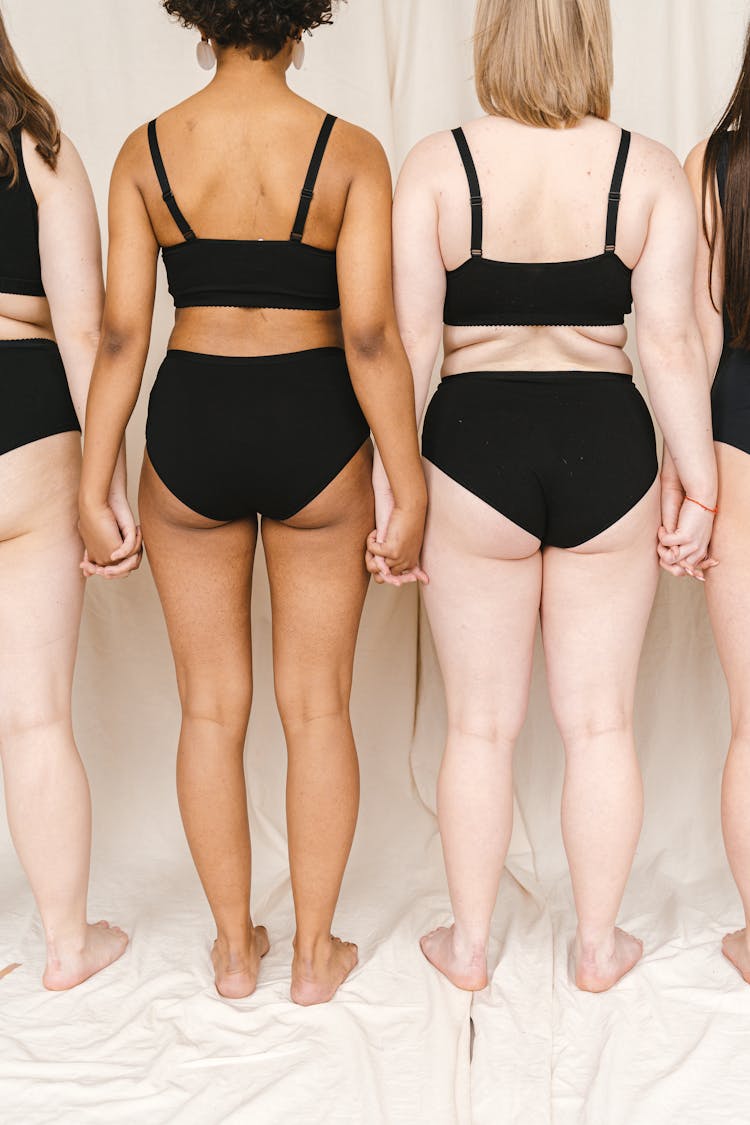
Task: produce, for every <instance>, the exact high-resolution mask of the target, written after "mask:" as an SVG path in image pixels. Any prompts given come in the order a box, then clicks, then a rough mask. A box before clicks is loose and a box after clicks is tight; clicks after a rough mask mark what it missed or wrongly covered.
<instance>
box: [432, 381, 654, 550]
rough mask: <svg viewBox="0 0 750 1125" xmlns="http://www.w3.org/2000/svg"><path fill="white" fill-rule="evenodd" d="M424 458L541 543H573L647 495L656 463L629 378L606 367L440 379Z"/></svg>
mask: <svg viewBox="0 0 750 1125" xmlns="http://www.w3.org/2000/svg"><path fill="white" fill-rule="evenodd" d="M422 450H423V453H424V456H425V457H426V458H427V460H428V461H431V462H432V464H433V465H436V466H437V468H439V469H441V470H442V471H443V472H444V473H446V474H447V475H448V476H449V477H451V478H452V479H453V480H455V481H457V482H458V484H461V485H463V487H464V488H467V489H468V490H469V492H472V493H473V494H474V495H475V496H478V497H479V498H480V499H481V500H484V501H485V502H486V503H487V504H490V505H491V506H492V507H493V508H495V510H496V511H498V512H500V513H501V514H502V515H504V516H507V518H508V519H509V520H512V521H513V523H516V524H518V525H519V527H522V528H524V529H525V530H526V531H528V532H529V533H530V534H531V535H534V536H536V537H537V538H538V539H539V540H541V542H542V544H543V545H545V546H554V547H577V546H580V545H581V544H582V543H586V542H587V541H588V540H589V539H593V538H594V536H596V535H598V534H599V533H600V532H602V531H605V530H606V529H607V528H608V527H611V526H612V524H614V523H616V522H617V521H618V520H619V519H621V517H622V516H624V515H626V513H627V512H629V511H630V509H631V508H632V507H634V506H635V505H636V504H637V503H638V501H639V500H641V499H642V498H643V496H645V494H646V493H647V492H648V490H649V488H650V487H651V485H652V484H653V483H654V480H655V479H656V475H657V472H658V461H657V454H656V441H655V435H654V427H653V424H652V422H651V416H650V414H649V412H648V407H647V406H646V404H645V402H644V401H643V398H642V397H641V395H640V394H639V393H638V391H637V390H636V388H635V386H634V384H633V381H632V379H630V377H629V376H627V375H618V374H615V373H613V372H607V371H596V372H590V371H540V372H537V371H477V372H467V373H466V374H461V375H450V376H447V377H446V378H445V379H443V381H442V383H441V384H440V387H439V388H438V390H437V392H436V393H435V395H434V396H433V399H432V401H431V402H430V405H429V408H428V410H427V415H426V418H425V424H424V433H423V439H422Z"/></svg>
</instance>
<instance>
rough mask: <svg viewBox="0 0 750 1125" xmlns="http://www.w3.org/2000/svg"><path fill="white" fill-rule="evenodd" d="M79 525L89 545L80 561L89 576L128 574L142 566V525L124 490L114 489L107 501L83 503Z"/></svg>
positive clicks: (86, 545)
mask: <svg viewBox="0 0 750 1125" xmlns="http://www.w3.org/2000/svg"><path fill="white" fill-rule="evenodd" d="M78 528H79V531H80V533H81V537H82V539H83V541H84V545H85V548H86V549H85V552H84V557H83V561H82V563H81V570H82V571H83V574H84V576H85V577H86V578H91V577H93V575H100V576H102V577H105V578H121V577H126V576H127V575H128V574H131V573H132V572H133V571H134V570H137V569H138V567H139V566H140V564H141V558H142V555H143V540H142V536H141V529H140V527H138V526H137V525H136V522H135V519H134V518H133V513H132V511H131V509H130V505H129V504H128V500H127V496H126V495H125V493H124V491H119V490H113V491H112V492H111V493H110V496H109V499H108V502H107V503H106V504H104V505H102V506H100V507H91V506H89V505H87V504H84V503H82V504H81V508H80V518H79V521H78Z"/></svg>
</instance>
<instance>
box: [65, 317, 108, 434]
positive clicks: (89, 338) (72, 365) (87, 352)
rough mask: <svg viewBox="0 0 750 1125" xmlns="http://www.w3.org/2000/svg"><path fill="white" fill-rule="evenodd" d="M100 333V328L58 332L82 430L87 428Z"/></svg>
mask: <svg viewBox="0 0 750 1125" xmlns="http://www.w3.org/2000/svg"><path fill="white" fill-rule="evenodd" d="M99 340H100V333H99V331H98V329H91V331H88V332H86V331H81V332H70V333H68V332H66V333H58V336H57V345H58V347H59V349H60V356H61V358H62V361H63V366H64V368H65V374H66V376H67V379H68V387H69V388H70V397H71V398H72V400H73V406H74V408H75V412H76V415H77V417H78V421H79V423H80V426H81V430H84V428H85V422H86V403H87V400H88V395H89V387H90V385H91V373H92V371H93V370H94V363H95V362H96V353H97V348H98V347H99Z"/></svg>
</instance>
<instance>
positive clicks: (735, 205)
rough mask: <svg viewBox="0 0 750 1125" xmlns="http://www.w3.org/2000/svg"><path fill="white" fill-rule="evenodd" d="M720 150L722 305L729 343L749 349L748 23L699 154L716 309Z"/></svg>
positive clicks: (749, 91) (705, 229)
mask: <svg viewBox="0 0 750 1125" xmlns="http://www.w3.org/2000/svg"><path fill="white" fill-rule="evenodd" d="M725 154H726V161H727V164H726V170H727V178H726V192H725V197H724V215H723V218H724V247H725V251H724V306H725V308H726V312H727V316H728V318H729V324H730V327H731V329H732V337H733V338H732V340H731V344H732V347H734V348H750V216H748V208H747V194H748V188H749V187H750V28H748V34H747V38H746V40H745V58H744V60H743V63H742V69H741V71H740V76H739V78H738V79H737V85H736V86H735V88H734V93H733V94H732V97H731V99H730V101H729V105H728V106H727V108H726V111H725V113H724V115H723V117H722V119H721V121H720V122H719V124H718V125H717V126H716V128H715V129H714V131H713V133H712V134H711V136H710V137H709V139H708V143H707V144H706V153H705V156H704V158H703V233H704V235H705V237H706V241H707V242H708V245H709V247H710V251H711V252H710V256H709V266H708V287H709V292H710V293H711V300H712V302H713V305H714V308H716V311H717V312H720V311H721V310H720V309H718V308H717V307H716V302H715V300H714V297H713V286H712V279H713V271H714V262H715V260H716V239H717V234H718V227H719V207H720V200H719V196H718V190H717V178H716V171H717V166H718V164H719V161H720V160H721V159H722V157H724V155H725ZM707 204H708V207H707ZM709 211H710V217H711V221H710V223H709V220H708V212H709Z"/></svg>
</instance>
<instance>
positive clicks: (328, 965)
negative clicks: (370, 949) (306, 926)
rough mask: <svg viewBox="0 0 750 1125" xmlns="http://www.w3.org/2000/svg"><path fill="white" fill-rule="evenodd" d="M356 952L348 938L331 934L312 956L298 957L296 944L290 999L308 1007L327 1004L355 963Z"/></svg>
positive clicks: (357, 958) (356, 958)
mask: <svg viewBox="0 0 750 1125" xmlns="http://www.w3.org/2000/svg"><path fill="white" fill-rule="evenodd" d="M358 960H359V954H358V951H357V947H356V945H354V944H353V943H352V942H351V941H342V940H341V938H337V937H333V935H331V938H330V940H329V941H328V942H326V943H325V944H324V946H323V949H322V950H321V951H320V952H319V953H315V954H314V955H313V956H312V957H309V958H308V957H304V958H303V957H301V956H300V955H299V953H298V952H297V948H296V944H295V950H294V960H293V962H292V989H291V995H292V1000H293V1001H294V1003H295V1004H301V1005H302V1006H303V1007H309V1006H310V1005H311V1004H326V1003H327V1002H328V1001H329V1000H331V999H333V997H334V996H335V995H336V992H337V990H338V989H339V987H340V986H341V985H342V984H343V983H344V981H345V980H346V978H347V977H348V976H349V973H350V972H351V971H352V969H353V968H354V967H355V966H356V964H357V962H358Z"/></svg>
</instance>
